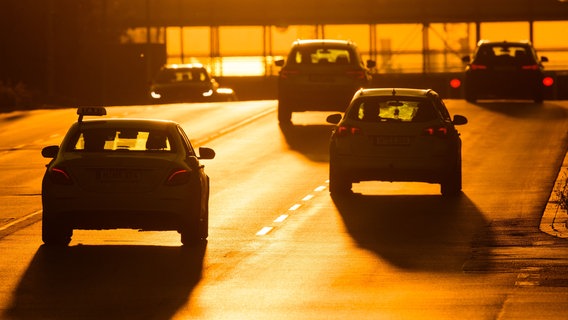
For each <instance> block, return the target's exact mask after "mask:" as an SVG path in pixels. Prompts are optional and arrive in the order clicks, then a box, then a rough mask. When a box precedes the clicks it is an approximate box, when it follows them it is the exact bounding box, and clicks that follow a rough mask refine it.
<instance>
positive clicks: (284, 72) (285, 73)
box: [280, 69, 300, 79]
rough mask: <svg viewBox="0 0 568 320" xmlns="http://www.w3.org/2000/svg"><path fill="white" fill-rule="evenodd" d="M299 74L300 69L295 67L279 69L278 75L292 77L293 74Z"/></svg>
mask: <svg viewBox="0 0 568 320" xmlns="http://www.w3.org/2000/svg"><path fill="white" fill-rule="evenodd" d="M299 74H300V70H295V69H282V71H280V77H282V78H284V79H286V78H289V77H293V76H297V75H299Z"/></svg>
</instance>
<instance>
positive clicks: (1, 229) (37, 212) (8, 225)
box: [0, 210, 42, 231]
mask: <svg viewBox="0 0 568 320" xmlns="http://www.w3.org/2000/svg"><path fill="white" fill-rule="evenodd" d="M40 213H42V210H38V211H36V212H32V213H30V214H28V215H27V216H23V217H21V218H18V219H16V220H14V221H12V222H10V223H7V224H5V225H3V226H1V227H0V231H4V230H6V229H8V228H10V227H11V226H13V225H15V224H18V223H20V222H22V221H25V220H28V219H30V218H32V217H33V216H36V215H38V214H40Z"/></svg>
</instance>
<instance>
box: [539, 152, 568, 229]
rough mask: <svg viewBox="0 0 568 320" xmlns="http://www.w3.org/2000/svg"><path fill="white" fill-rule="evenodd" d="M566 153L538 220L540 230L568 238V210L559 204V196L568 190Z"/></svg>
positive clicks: (567, 159) (567, 158)
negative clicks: (540, 217)
mask: <svg viewBox="0 0 568 320" xmlns="http://www.w3.org/2000/svg"><path fill="white" fill-rule="evenodd" d="M567 183H568V155H567V156H566V157H564V162H563V163H562V167H561V168H560V171H559V172H558V177H557V178H556V181H555V182H554V188H553V189H552V192H551V193H550V198H549V199H548V203H547V204H546V208H545V209H544V214H543V215H542V219H541V221H540V230H541V231H542V232H545V233H548V234H550V235H552V236H555V237H559V238H565V239H568V212H567V210H566V208H562V207H561V206H560V196H561V195H562V194H564V195H565V196H566V192H568V188H567Z"/></svg>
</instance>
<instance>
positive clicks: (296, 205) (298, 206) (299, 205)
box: [288, 203, 302, 211]
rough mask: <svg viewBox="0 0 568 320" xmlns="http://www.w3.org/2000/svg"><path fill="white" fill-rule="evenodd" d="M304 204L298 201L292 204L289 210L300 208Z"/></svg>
mask: <svg viewBox="0 0 568 320" xmlns="http://www.w3.org/2000/svg"><path fill="white" fill-rule="evenodd" d="M301 206H302V205H301V204H299V203H296V204H295V205H293V206H291V207H290V209H288V211H296V210H298V209H299V208H300V207H301Z"/></svg>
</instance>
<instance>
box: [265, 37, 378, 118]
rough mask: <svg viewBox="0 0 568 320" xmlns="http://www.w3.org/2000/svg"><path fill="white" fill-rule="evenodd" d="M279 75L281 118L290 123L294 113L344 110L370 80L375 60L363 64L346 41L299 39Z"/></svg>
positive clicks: (352, 44) (280, 62)
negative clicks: (354, 95)
mask: <svg viewBox="0 0 568 320" xmlns="http://www.w3.org/2000/svg"><path fill="white" fill-rule="evenodd" d="M276 65H277V66H280V67H282V69H281V70H280V74H279V77H278V120H279V122H280V123H290V122H291V119H292V113H293V112H301V111H344V110H345V109H346V108H347V106H348V105H349V101H350V100H351V98H352V97H353V94H354V93H355V92H356V91H357V90H358V89H360V88H363V87H367V86H368V85H369V83H370V81H371V74H370V71H369V69H370V68H373V67H375V62H374V61H373V60H368V61H367V63H366V64H365V63H363V61H362V59H361V56H360V54H359V51H358V49H357V46H356V44H355V43H353V42H351V41H347V40H330V39H319V40H297V41H295V42H294V43H293V44H292V48H291V50H290V53H289V54H288V58H287V60H285V61H284V60H277V61H276Z"/></svg>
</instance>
